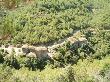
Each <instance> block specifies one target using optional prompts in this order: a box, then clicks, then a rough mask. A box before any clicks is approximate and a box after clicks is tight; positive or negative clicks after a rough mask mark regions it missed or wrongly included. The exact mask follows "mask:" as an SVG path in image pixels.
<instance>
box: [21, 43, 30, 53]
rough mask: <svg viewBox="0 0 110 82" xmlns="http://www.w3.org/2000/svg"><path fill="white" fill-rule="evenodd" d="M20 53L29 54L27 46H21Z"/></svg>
mask: <svg viewBox="0 0 110 82" xmlns="http://www.w3.org/2000/svg"><path fill="white" fill-rule="evenodd" d="M22 51H23V53H25V54H28V53H30V50H29V46H28V45H23V46H22Z"/></svg>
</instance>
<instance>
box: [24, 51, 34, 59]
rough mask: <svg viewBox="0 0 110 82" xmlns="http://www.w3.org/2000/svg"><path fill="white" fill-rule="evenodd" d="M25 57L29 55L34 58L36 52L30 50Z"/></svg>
mask: <svg viewBox="0 0 110 82" xmlns="http://www.w3.org/2000/svg"><path fill="white" fill-rule="evenodd" d="M26 56H27V57H31V58H35V57H36V54H35V53H33V52H30V53H28V54H27V55H26Z"/></svg>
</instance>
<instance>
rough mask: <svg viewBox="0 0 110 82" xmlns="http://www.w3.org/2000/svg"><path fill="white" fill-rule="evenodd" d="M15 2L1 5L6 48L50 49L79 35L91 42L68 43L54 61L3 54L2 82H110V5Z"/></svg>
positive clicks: (74, 0)
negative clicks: (35, 46) (39, 46)
mask: <svg viewBox="0 0 110 82" xmlns="http://www.w3.org/2000/svg"><path fill="white" fill-rule="evenodd" d="M4 1H6V0H4ZM7 1H8V0H7ZM12 1H18V2H15V3H14V2H10V5H11V4H15V5H13V7H14V6H17V5H18V6H17V7H16V8H14V9H13V8H11V7H10V5H3V4H2V5H0V8H1V9H0V44H6V43H10V44H26V43H28V44H31V45H37V44H49V43H50V42H55V41H57V40H60V39H63V38H65V37H68V36H70V35H71V34H73V33H74V31H75V30H80V31H81V33H82V34H84V35H85V37H86V39H87V42H82V43H80V42H76V44H72V43H70V42H67V43H66V44H64V45H63V46H60V47H58V48H56V49H55V51H56V53H55V54H54V55H53V58H50V59H49V58H48V59H47V58H44V59H39V58H38V57H34V58H33V57H25V56H15V55H14V54H15V53H12V54H11V55H10V54H6V53H4V51H3V50H0V82H109V81H110V0H34V1H32V2H31V3H30V4H27V5H26V4H24V2H25V0H24V2H22V1H21V0H12ZM8 3H9V2H8ZM20 4H22V5H21V6H19V5H20ZM8 7H9V8H8Z"/></svg>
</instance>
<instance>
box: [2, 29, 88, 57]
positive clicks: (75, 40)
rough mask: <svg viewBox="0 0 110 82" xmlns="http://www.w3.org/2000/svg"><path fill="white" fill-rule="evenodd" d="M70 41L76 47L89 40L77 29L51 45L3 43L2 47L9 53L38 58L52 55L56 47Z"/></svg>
mask: <svg viewBox="0 0 110 82" xmlns="http://www.w3.org/2000/svg"><path fill="white" fill-rule="evenodd" d="M68 41H69V42H70V43H71V44H74V45H75V46H76V47H77V46H79V45H81V44H82V43H85V42H87V39H86V38H85V37H84V36H83V37H82V36H81V33H80V31H77V32H76V33H74V34H73V36H71V37H68V38H65V39H64V40H62V41H61V42H58V43H57V44H54V45H51V46H30V45H27V44H24V45H23V46H22V45H16V47H15V46H13V45H9V46H7V47H5V46H4V45H2V46H1V47H0V48H1V49H4V52H7V53H8V54H12V53H13V52H15V55H16V56H19V55H25V56H27V57H38V58H44V57H52V56H53V54H54V53H55V50H54V49H55V48H57V47H59V46H63V45H64V44H65V43H66V42H68Z"/></svg>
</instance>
